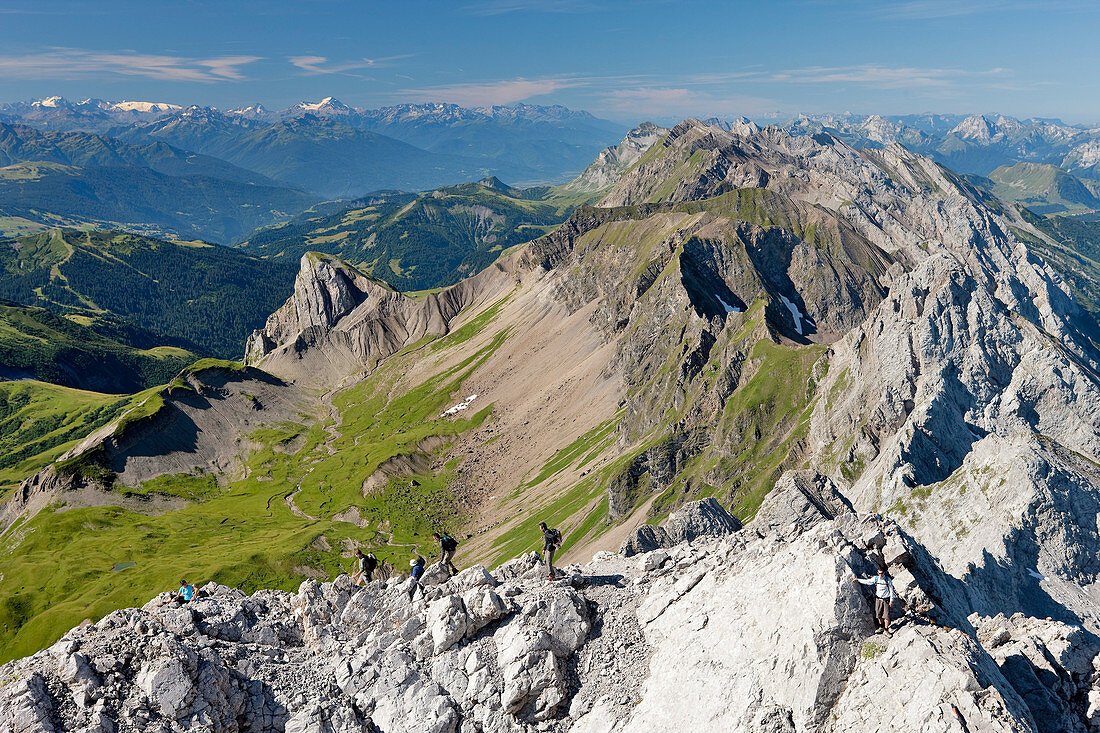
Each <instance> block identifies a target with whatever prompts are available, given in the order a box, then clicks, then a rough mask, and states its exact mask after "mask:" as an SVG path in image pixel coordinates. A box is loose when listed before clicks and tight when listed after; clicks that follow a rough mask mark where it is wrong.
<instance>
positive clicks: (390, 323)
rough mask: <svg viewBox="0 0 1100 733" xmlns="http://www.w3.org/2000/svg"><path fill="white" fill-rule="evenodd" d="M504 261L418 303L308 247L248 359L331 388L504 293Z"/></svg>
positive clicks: (258, 333)
mask: <svg viewBox="0 0 1100 733" xmlns="http://www.w3.org/2000/svg"><path fill="white" fill-rule="evenodd" d="M509 266H510V263H509V262H508V261H502V262H498V263H495V264H493V265H491V266H490V267H488V268H487V269H485V270H483V271H482V272H481V273H479V274H477V275H475V276H474V277H472V278H469V279H467V280H464V281H462V282H461V283H459V284H458V285H455V286H452V287H450V288H447V289H446V290H444V291H442V292H440V293H431V294H429V295H427V296H425V297H424V298H423V299H422V300H417V299H414V298H411V297H408V296H406V295H404V294H402V293H398V292H396V291H394V290H392V289H391V288H390V287H389V286H387V285H385V284H384V283H382V282H381V281H378V280H375V279H374V278H371V277H368V276H367V275H364V274H363V273H361V272H359V271H358V270H356V269H355V268H354V267H352V266H351V265H349V264H347V263H346V262H343V261H342V260H340V259H339V258H336V257H333V256H331V255H325V254H320V253H317V252H307V253H306V254H305V255H303V257H302V262H301V269H300V270H299V272H298V276H297V278H296V279H295V283H294V293H293V295H291V297H290V298H289V299H288V300H287V302H286V303H285V304H284V305H283V306H282V307H281V308H280V309H279V310H277V311H275V313H273V314H272V315H271V316H270V317H269V318H268V320H267V323H266V324H265V325H264V327H263V328H262V329H260V330H258V331H255V332H253V334H252V336H250V337H249V339H248V343H247V345H246V347H245V362H246V363H247V364H250V365H253V366H259V367H260V368H262V369H264V370H265V371H268V372H271V373H272V374H276V375H278V376H279V377H282V378H284V379H287V380H289V381H293V382H300V383H305V384H311V385H316V386H331V385H332V384H336V383H339V382H340V381H341V380H342V379H344V378H345V377H347V376H349V375H352V374H356V373H358V372H361V371H363V370H364V369H369V368H372V367H373V366H374V365H375V364H377V363H378V361H379V360H381V359H384V358H385V357H387V356H390V355H391V354H393V353H395V352H397V351H399V350H400V349H401V348H403V347H405V346H408V345H409V344H412V343H415V342H416V341H418V340H419V339H421V338H423V337H424V336H428V335H432V336H439V335H442V334H445V333H447V332H448V330H449V328H450V322H451V320H452V319H453V318H454V317H455V316H456V315H457V314H458V313H459V312H460V311H462V310H463V309H464V308H465V307H467V306H468V305H471V304H473V303H475V302H478V301H479V300H480V299H482V298H486V297H490V296H492V295H497V297H499V295H500V294H501V293H505V292H507V289H508V288H510V287H511V285H512V277H511V275H510V274H509Z"/></svg>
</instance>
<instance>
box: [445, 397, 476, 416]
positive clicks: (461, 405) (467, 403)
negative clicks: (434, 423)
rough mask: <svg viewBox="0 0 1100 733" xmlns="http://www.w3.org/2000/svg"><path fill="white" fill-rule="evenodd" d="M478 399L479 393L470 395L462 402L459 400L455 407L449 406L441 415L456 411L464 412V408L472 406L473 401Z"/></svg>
mask: <svg viewBox="0 0 1100 733" xmlns="http://www.w3.org/2000/svg"><path fill="white" fill-rule="evenodd" d="M476 399H477V395H476V394H472V395H470V396H469V397H467V398H466V399H464V400H463V401H462V402H459V403H458V404H457V405H455V406H454V407H448V408H447V409H446V410H444V411H443V413H442V414H441V415H440V417H447V416H448V415H453V414H455V413H456V412H462V411H463V410H465V409H466V408H467V407H469V406H470V403H471V402H473V401H474V400H476Z"/></svg>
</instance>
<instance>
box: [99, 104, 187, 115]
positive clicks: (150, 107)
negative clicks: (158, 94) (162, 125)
mask: <svg viewBox="0 0 1100 733" xmlns="http://www.w3.org/2000/svg"><path fill="white" fill-rule="evenodd" d="M110 109H112V110H115V111H117V112H144V113H150V112H176V111H179V110H181V109H183V107H180V106H179V105H178V104H169V103H168V102H115V103H114V104H112V105H110Z"/></svg>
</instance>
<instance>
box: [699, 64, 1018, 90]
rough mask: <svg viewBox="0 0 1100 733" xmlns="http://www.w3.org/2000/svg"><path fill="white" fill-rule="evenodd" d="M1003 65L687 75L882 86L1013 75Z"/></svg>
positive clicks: (710, 79)
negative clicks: (986, 67) (985, 67)
mask: <svg viewBox="0 0 1100 733" xmlns="http://www.w3.org/2000/svg"><path fill="white" fill-rule="evenodd" d="M1011 73H1012V72H1011V71H1010V70H1009V69H1003V68H1000V67H996V68H992V69H985V70H981V71H971V70H967V69H940V68H922V67H895V66H879V65H876V64H864V65H860V66H807V67H804V68H801V69H784V70H780V71H750V72H731V73H728V74H723V73H718V74H700V75H696V76H692V77H689V78H688V81H689V83H692V84H721V83H729V82H755V83H767V84H862V85H865V86H871V87H876V88H879V89H905V88H912V87H950V86H953V85H955V84H958V83H960V82H968V81H969V82H972V81H974V80H979V79H983V78H986V79H990V80H997V79H1003V78H1005V77H1007V76H1010V75H1011Z"/></svg>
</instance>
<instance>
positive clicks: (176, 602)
mask: <svg viewBox="0 0 1100 733" xmlns="http://www.w3.org/2000/svg"><path fill="white" fill-rule="evenodd" d="M194 597H195V586H193V585H191V584H190V583H188V582H187V581H186V580H180V588H179V590H177V591H176V595H174V596H172V600H171V601H169V603H171V604H172V605H173V606H180V605H183V604H184V603H190V602H191V599H192V598H194Z"/></svg>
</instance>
